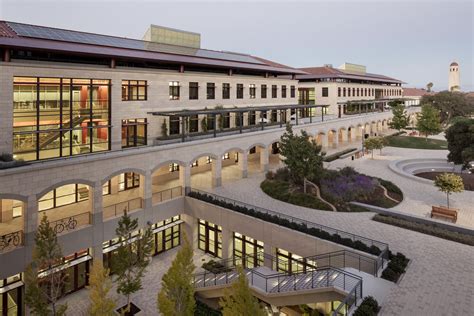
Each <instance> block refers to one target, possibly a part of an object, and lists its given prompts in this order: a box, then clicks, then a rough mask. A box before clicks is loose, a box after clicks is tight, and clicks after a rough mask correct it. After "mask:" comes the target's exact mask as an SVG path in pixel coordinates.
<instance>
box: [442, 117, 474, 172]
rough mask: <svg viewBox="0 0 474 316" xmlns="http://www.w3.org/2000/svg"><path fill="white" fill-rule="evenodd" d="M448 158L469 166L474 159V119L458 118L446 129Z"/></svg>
mask: <svg viewBox="0 0 474 316" xmlns="http://www.w3.org/2000/svg"><path fill="white" fill-rule="evenodd" d="M446 139H447V141H448V150H449V154H448V160H449V161H451V162H454V163H455V164H462V165H463V167H467V166H468V165H469V163H470V162H471V161H474V119H461V120H456V122H455V123H454V124H452V125H451V126H450V127H449V128H448V129H447V131H446Z"/></svg>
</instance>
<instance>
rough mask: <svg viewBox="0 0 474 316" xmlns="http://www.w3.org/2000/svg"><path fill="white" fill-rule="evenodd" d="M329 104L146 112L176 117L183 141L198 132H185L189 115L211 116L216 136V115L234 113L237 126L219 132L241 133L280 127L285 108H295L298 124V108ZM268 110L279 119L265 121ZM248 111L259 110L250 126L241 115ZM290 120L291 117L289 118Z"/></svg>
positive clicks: (282, 122)
mask: <svg viewBox="0 0 474 316" xmlns="http://www.w3.org/2000/svg"><path fill="white" fill-rule="evenodd" d="M328 106H329V105H315V104H294V105H268V106H247V107H234V108H215V109H201V110H179V111H153V112H148V114H151V115H154V116H164V117H169V118H174V119H176V118H178V119H179V124H180V126H181V138H182V141H183V142H184V141H185V139H186V136H187V135H191V134H198V133H186V130H187V129H186V122H187V121H188V119H189V118H190V117H196V116H198V117H199V115H205V116H206V117H211V118H212V119H211V121H212V124H213V126H212V131H213V136H214V137H217V133H218V131H217V129H218V126H217V119H216V118H217V117H218V116H225V115H228V114H229V115H230V113H234V114H236V115H237V117H238V128H237V129H236V128H234V129H232V128H227V129H223V130H222V131H221V132H226V131H229V130H235V131H237V130H238V132H239V133H242V132H243V130H244V129H248V128H255V127H258V126H259V127H260V129H261V130H264V129H265V126H275V125H279V126H280V127H282V126H283V124H285V123H286V122H287V120H286V119H285V118H286V115H283V113H286V111H287V110H296V111H295V124H296V125H298V120H299V117H298V110H299V109H315V108H321V109H323V108H327V107H328ZM268 111H277V113H278V116H279V119H277V121H276V122H272V123H270V124H269V123H267V122H265V119H264V118H265V115H264V113H266V112H268ZM250 112H259V113H260V115H259V117H260V119H259V120H258V122H255V125H250V126H244V124H243V123H244V122H243V116H244V113H250ZM324 112H325V111H324V110H322V111H321V120H322V121H324ZM290 120H291V119H290ZM309 121H310V123H312V122H313V116H312V115H310V116H309Z"/></svg>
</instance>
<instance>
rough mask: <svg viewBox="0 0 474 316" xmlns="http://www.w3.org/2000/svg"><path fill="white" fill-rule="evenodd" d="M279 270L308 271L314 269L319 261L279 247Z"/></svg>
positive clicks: (277, 253) (289, 271)
mask: <svg viewBox="0 0 474 316" xmlns="http://www.w3.org/2000/svg"><path fill="white" fill-rule="evenodd" d="M276 258H277V260H276V261H277V271H280V272H285V273H301V272H304V273H306V272H307V271H308V270H309V271H311V270H314V269H316V267H317V263H316V262H315V261H313V260H309V259H306V258H303V257H301V256H298V255H295V254H293V253H291V252H288V251H286V250H283V249H280V248H277V251H276Z"/></svg>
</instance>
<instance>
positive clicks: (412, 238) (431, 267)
mask: <svg viewBox="0 0 474 316" xmlns="http://www.w3.org/2000/svg"><path fill="white" fill-rule="evenodd" d="M409 151H410V150H408V149H407V150H405V149H400V148H386V149H384V155H385V156H384V157H387V159H379V158H378V160H371V159H368V158H363V159H361V160H357V161H354V162H353V161H350V160H349V161H337V162H333V163H331V164H330V167H331V168H333V167H340V166H342V165H345V164H347V165H351V164H353V166H354V167H356V168H357V169H358V170H359V171H362V172H366V173H367V174H372V175H378V176H381V177H387V178H388V179H390V180H393V181H394V182H395V183H396V184H397V185H400V186H402V190H404V191H405V192H406V195H407V199H406V201H404V204H402V205H401V206H400V207H399V209H400V210H402V209H403V206H405V207H409V208H410V209H414V208H418V206H420V205H421V204H426V203H427V202H424V201H432V199H433V198H438V197H436V196H435V195H437V194H439V195H440V197H439V199H440V202H442V201H443V200H442V199H443V194H441V193H438V192H436V190H433V191H430V190H429V189H428V188H424V187H423V186H421V184H419V183H415V184H414V183H405V182H404V181H403V179H397V178H396V176H395V175H391V174H389V172H390V171H389V170H388V169H387V170H384V168H385V166H383V163H382V162H383V161H384V160H388V157H391V156H392V155H394V156H398V155H406V154H410V153H409ZM430 152H431V151H430ZM419 154H420V152H418V153H416V152H412V155H415V156H416V155H419ZM423 154H424V155H426V152H423ZM437 154H439V155H442V154H443V153H442V152H437ZM444 154H446V153H444ZM400 157H401V156H400ZM404 157H405V156H404ZM385 163H387V162H386V161H385ZM359 165H360V166H361V167H359ZM263 179H264V175H263V174H262V173H260V174H253V175H251V176H250V177H249V178H247V179H242V180H239V181H236V182H234V183H232V185H229V186H223V187H220V188H216V189H213V191H214V192H215V193H217V194H220V195H224V196H227V197H230V198H234V199H236V200H241V201H246V202H247V203H250V204H254V205H257V206H260V207H265V208H268V209H271V210H275V211H279V212H281V213H285V214H289V215H292V216H295V217H300V218H303V219H306V220H310V221H314V222H317V223H320V224H324V225H328V226H332V227H334V228H338V229H341V230H345V231H348V232H352V233H355V234H359V235H362V236H365V237H369V238H373V239H376V240H380V241H383V242H386V243H388V244H389V245H390V249H391V250H392V251H394V252H397V251H400V252H403V253H404V254H405V255H406V256H407V257H409V258H410V259H411V262H410V264H409V267H408V270H407V273H406V274H405V275H404V277H403V279H402V280H401V281H400V282H399V285H398V286H396V287H395V288H394V289H393V290H392V291H391V292H390V294H389V295H388V297H387V299H386V302H385V303H384V305H383V307H382V310H381V312H380V315H414V316H415V315H423V316H424V315H426V316H428V315H472V314H473V311H474V267H473V262H474V248H473V247H471V246H467V245H462V244H459V243H455V242H451V241H448V240H444V239H440V238H436V237H433V236H428V235H424V234H420V233H417V232H413V231H409V230H405V229H402V228H398V227H394V226H390V225H386V224H382V223H378V222H374V221H372V220H371V218H372V216H373V213H335V212H329V211H319V210H314V209H308V208H304V207H299V206H295V205H290V204H287V203H284V202H281V201H278V200H275V199H272V198H270V197H269V196H267V195H266V194H265V193H264V192H263V191H262V190H261V189H260V187H259V185H260V183H261V181H263ZM425 189H426V190H427V193H424V192H425V191H424V190H425ZM418 190H419V191H418ZM468 198H469V197H466V201H467V199H468ZM455 199H456V200H457V199H458V197H457V196H456V197H455ZM471 201H473V200H471ZM457 203H460V202H459V201H458V202H457ZM463 203H464V202H463Z"/></svg>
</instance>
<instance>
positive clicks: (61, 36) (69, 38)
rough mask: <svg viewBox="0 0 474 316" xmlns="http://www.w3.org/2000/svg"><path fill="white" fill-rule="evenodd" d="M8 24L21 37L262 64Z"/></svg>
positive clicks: (210, 53)
mask: <svg viewBox="0 0 474 316" xmlns="http://www.w3.org/2000/svg"><path fill="white" fill-rule="evenodd" d="M7 23H8V25H9V26H10V27H11V28H12V29H13V30H14V31H15V32H16V33H17V34H18V35H19V36H23V37H32V38H41V39H48V40H56V41H65V42H72V43H80V44H92V45H99V46H111V47H118V48H127V49H137V50H145V51H154V52H159V53H174V54H180V55H187V56H195V57H204V58H214V59H222V60H230V61H238V62H246V63H253V64H263V63H262V62H261V61H259V60H257V59H255V58H253V57H252V56H248V55H240V54H232V53H227V52H219V51H211V50H205V49H195V48H190V47H180V46H172V45H166V44H159V43H153V42H146V41H141V40H136V39H129V38H121V37H113V36H107V35H100V34H91V33H84V32H78V31H71V30H62V29H56V28H50V27H44V26H35V25H29V24H22V23H16V22H7Z"/></svg>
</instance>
